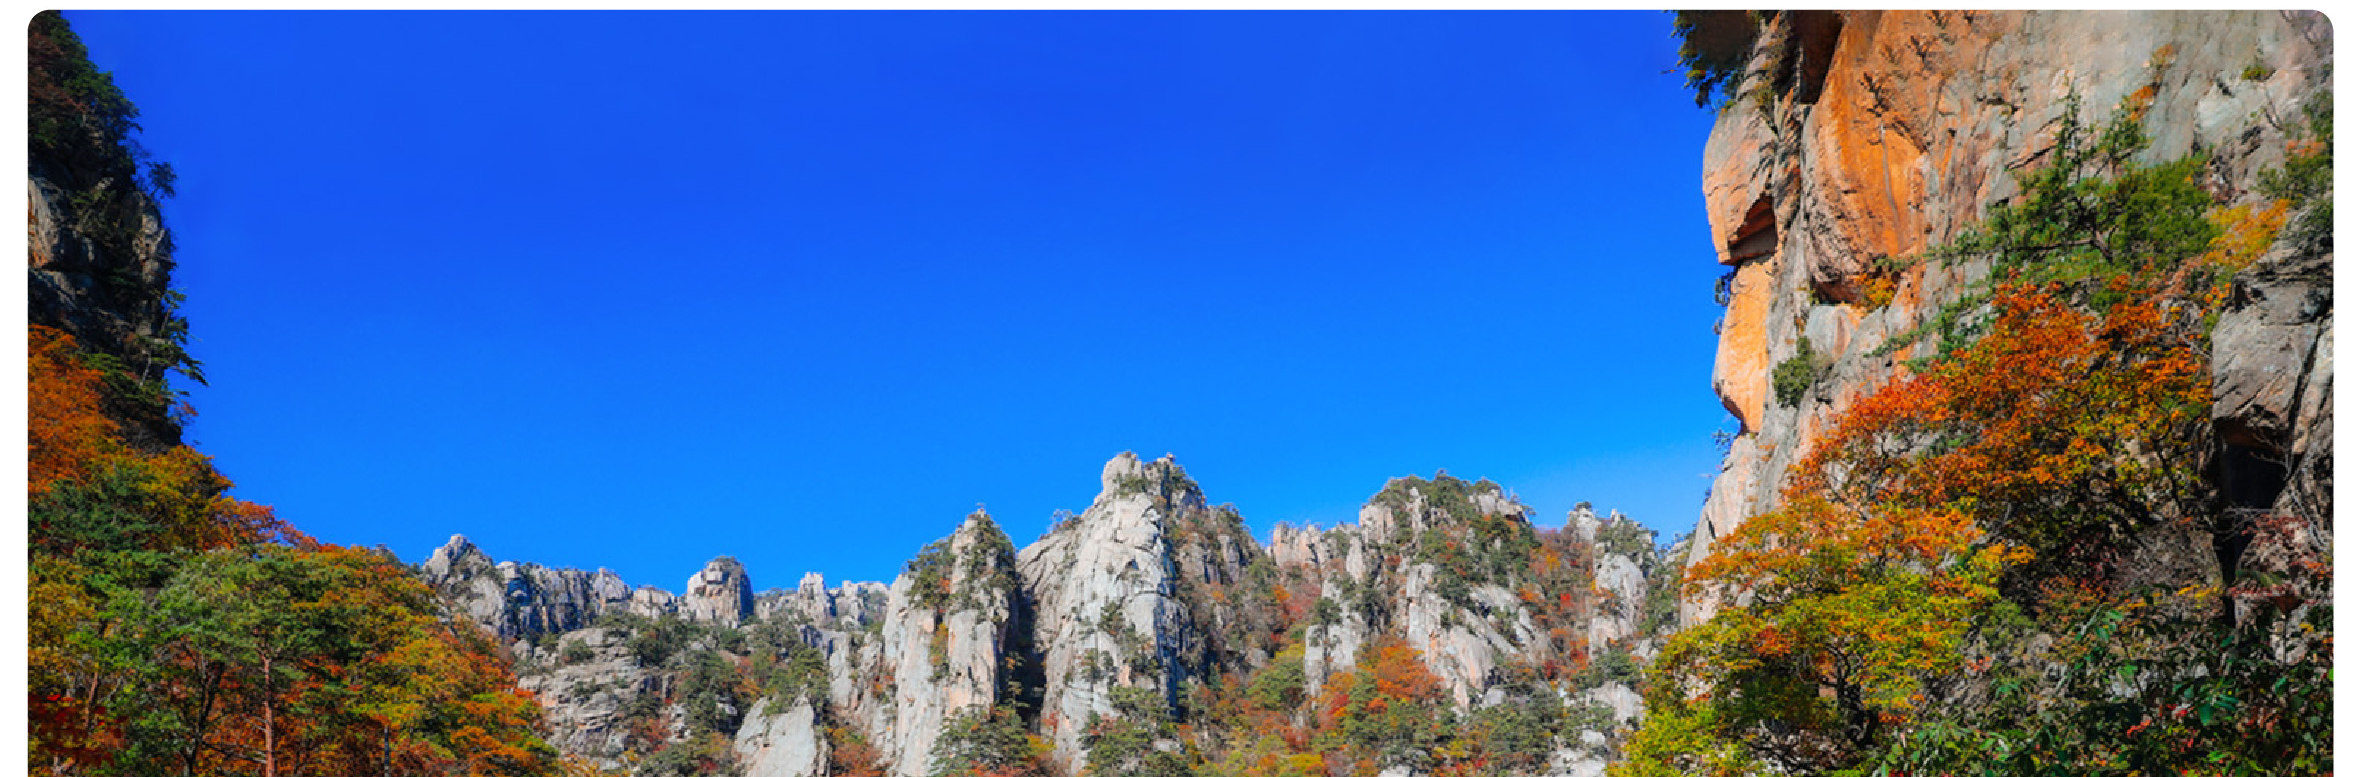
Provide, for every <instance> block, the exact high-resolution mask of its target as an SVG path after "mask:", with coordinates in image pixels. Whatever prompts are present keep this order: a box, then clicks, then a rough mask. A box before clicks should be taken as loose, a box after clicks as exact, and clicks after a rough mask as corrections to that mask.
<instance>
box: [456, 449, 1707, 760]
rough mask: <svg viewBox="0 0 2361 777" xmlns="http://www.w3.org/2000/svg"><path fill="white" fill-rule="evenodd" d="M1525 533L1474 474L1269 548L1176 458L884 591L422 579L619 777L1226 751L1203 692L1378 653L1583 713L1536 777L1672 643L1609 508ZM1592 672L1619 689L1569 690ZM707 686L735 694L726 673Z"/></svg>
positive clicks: (813, 585) (509, 575) (1120, 477)
mask: <svg viewBox="0 0 2361 777" xmlns="http://www.w3.org/2000/svg"><path fill="white" fill-rule="evenodd" d="M1528 512H1529V511H1528V509H1527V508H1525V507H1524V506H1523V505H1520V504H1518V503H1516V502H1515V501H1514V500H1513V499H1511V498H1509V497H1508V496H1507V495H1506V493H1505V492H1504V491H1503V490H1502V489H1501V488H1500V487H1499V486H1497V485H1495V484H1491V483H1488V482H1479V483H1468V482H1466V481H1460V480H1458V479H1455V478H1449V477H1448V476H1438V478H1436V479H1434V480H1426V479H1421V478H1403V479H1398V480H1396V481H1394V482H1393V483H1389V484H1388V485H1387V487H1386V489H1385V490H1383V491H1382V492H1380V493H1379V494H1378V496H1377V497H1376V498H1374V499H1373V500H1372V501H1371V502H1370V503H1369V504H1368V505H1367V506H1366V507H1364V508H1363V509H1362V511H1361V514H1360V520H1359V522H1358V523H1351V524H1345V525H1341V526H1335V527H1330V528H1327V529H1309V528H1305V529H1299V528H1294V527H1288V526H1282V527H1280V528H1279V529H1278V530H1277V531H1276V532H1275V533H1274V537H1273V542H1272V544H1270V545H1269V546H1265V545H1264V544H1262V543H1260V542H1257V541H1256V540H1255V538H1254V537H1253V536H1252V534H1251V533H1250V532H1248V531H1247V529H1246V527H1245V523H1244V519H1243V518H1242V517H1241V516H1240V515H1239V514H1238V513H1237V512H1236V511H1235V510H1233V509H1231V508H1229V507H1228V506H1226V505H1223V506H1209V505H1208V504H1207V503H1206V498H1205V495H1204V492H1203V491H1202V489H1200V488H1199V486H1198V485H1197V484H1196V483H1195V482H1194V481H1192V480H1190V479H1189V477H1188V475H1187V473H1186V472H1184V471H1183V470H1182V469H1181V468H1180V465H1179V464H1178V463H1176V462H1174V461H1173V460H1172V459H1171V458H1170V457H1166V458H1163V459H1158V460H1154V461H1143V460H1141V459H1139V458H1138V457H1135V456H1133V455H1131V454H1128V453H1126V454H1123V455H1121V456H1118V457H1116V458H1115V459H1114V460H1112V461H1110V462H1108V463H1107V465H1106V467H1105V468H1104V470H1103V471H1102V473H1101V477H1100V493H1099V495H1098V496H1097V498H1096V499H1094V500H1093V501H1092V503H1091V505H1090V507H1089V509H1087V510H1084V511H1083V512H1082V513H1080V514H1079V515H1073V516H1070V517H1067V518H1065V519H1064V520H1062V521H1060V522H1059V523H1058V524H1056V525H1055V526H1053V527H1052V528H1051V529H1050V531H1049V532H1048V533H1047V534H1045V535H1044V536H1043V537H1042V538H1041V539H1040V540H1038V541H1036V542H1034V543H1033V544H1031V545H1029V546H1027V547H1025V548H1024V549H1023V550H1022V551H1018V550H1016V549H1015V548H1014V547H1013V545H1012V543H1010V542H1009V540H1008V538H1007V536H1006V535H1005V534H1003V533H1002V532H1001V531H1000V529H999V528H998V527H997V526H996V525H995V524H994V523H993V521H992V519H991V518H990V517H989V516H987V515H985V514H983V513H981V512H978V513H976V514H974V515H970V516H968V517H967V518H966V519H964V520H963V521H962V522H961V523H960V524H959V527H958V529H957V530H956V531H955V532H953V533H952V534H951V536H949V537H947V538H945V539H944V540H942V541H940V542H937V543H935V544H933V545H930V546H928V547H927V548H925V549H924V550H922V551H921V552H920V553H919V555H918V556H917V557H916V558H915V559H913V560H912V561H911V562H910V563H909V564H908V565H907V566H906V567H905V570H904V572H903V574H902V575H900V576H899V577H898V578H896V579H895V580H894V582H893V583H892V584H890V585H884V584H878V583H845V584H840V585H838V586H836V587H834V588H828V587H825V586H824V585H823V583H822V581H821V580H820V579H819V578H818V576H816V575H807V576H805V577H804V578H803V579H802V580H801V581H800V583H799V584H798V585H797V587H795V588H794V589H791V590H775V591H769V592H764V593H760V594H757V593H755V591H754V588H753V586H752V584H751V575H750V574H749V571H748V570H746V569H745V568H744V567H743V566H741V565H739V564H738V563H737V562H736V561H734V560H731V559H727V558H723V559H716V560H715V561H714V562H713V563H711V564H709V565H708V566H707V567H706V568H705V569H704V570H701V571H700V572H699V573H698V574H696V575H694V576H692V577H691V578H690V579H689V581H688V586H687V589H686V591H685V593H683V594H680V595H674V594H671V593H668V592H665V591H661V590H659V589H655V588H648V587H642V588H636V589H635V588H632V587H630V586H628V585H626V584H624V582H623V581H622V580H621V579H619V578H617V577H616V576H615V575H614V574H613V573H611V572H608V571H605V570H598V571H595V572H583V571H579V570H560V569H550V568H546V567H542V566H539V565H535V564H527V563H517V562H496V561H493V560H492V559H491V558H490V557H489V556H488V555H486V554H485V553H484V552H483V551H481V550H479V549H477V548H476V547H475V546H474V545H473V544H471V543H469V542H467V541H466V540H465V539H464V538H457V537H454V538H453V539H452V540H451V542H450V543H449V544H447V545H445V546H444V547H442V548H439V549H437V550H435V551H434V553H433V554H432V556H431V557H430V558H429V559H428V560H427V561H426V562H425V563H424V564H423V565H421V572H422V575H423V576H424V577H425V578H426V579H427V580H428V581H429V583H430V584H431V585H433V586H434V587H435V588H436V589H437V590H438V591H440V592H441V593H443V594H444V595H445V596H446V597H447V599H448V600H449V601H451V602H452V603H453V607H454V609H456V610H458V611H461V612H463V613H464V614H465V616H466V617H468V618H470V619H473V620H474V621H475V622H477V623H479V624H482V625H483V626H484V627H485V628H487V629H489V630H492V631H494V632H496V633H498V634H499V635H500V636H501V637H502V638H503V639H504V640H505V641H507V642H508V643H509V645H510V647H511V649H512V650H513V651H514V652H515V654H516V655H517V656H518V659H519V660H518V672H519V675H520V677H521V678H522V679H523V684H524V686H525V687H526V688H527V689H529V690H532V691H534V692H535V693H536V694H537V695H538V696H539V698H540V699H541V700H542V702H543V704H544V706H546V707H548V708H549V710H550V713H551V714H550V718H551V724H552V727H553V728H554V729H555V732H554V733H555V736H554V737H553V740H552V741H553V742H555V743H557V744H558V745H559V746H560V747H561V748H562V749H563V750H565V751H566V752H567V753H569V754H571V755H576V756H580V757H582V758H584V759H587V760H589V761H590V762H592V763H595V764H598V765H600V766H603V767H605V768H610V769H617V770H625V771H631V772H633V773H638V774H674V773H689V772H701V771H705V770H708V769H709V768H722V767H726V768H727V769H730V770H735V771H736V772H738V773H743V774H747V775H758V776H762V777H788V776H790V775H795V776H800V775H823V774H836V773H858V772H860V771H861V770H862V769H864V768H875V769H879V770H882V771H883V772H884V773H889V774H894V775H901V776H902V777H917V776H918V775H928V774H934V773H937V772H938V767H939V766H946V765H949V766H957V764H944V763H939V758H938V756H942V757H954V756H945V753H946V752H950V753H953V754H957V753H968V752H972V751H971V750H964V749H961V748H972V747H973V746H974V745H973V743H972V740H973V732H974V731H976V730H978V729H977V728H976V726H979V725H986V724H991V722H992V721H995V720H997V721H1002V722H1001V723H999V724H997V725H1003V726H1013V727H1014V729H1013V730H1016V731H1020V732H1021V733H1022V735H1023V736H1029V737H1032V738H1034V740H1035V741H1037V742H1039V743H1040V744H1039V745H1038V747H1039V751H1038V752H1037V753H1034V754H1033V757H1035V758H1036V759H1037V760H1036V761H1034V762H1033V763H1034V764H1035V767H1036V768H1041V769H1044V770H1045V771H1048V772H1050V773H1056V774H1082V773H1085V772H1090V771H1093V769H1094V768H1095V769H1096V770H1097V771H1099V772H1107V771H1110V770H1112V771H1123V770H1124V769H1123V767H1119V766H1116V765H1114V764H1119V763H1135V762H1138V761H1137V759H1139V758H1142V757H1145V756H1153V755H1154V754H1156V753H1165V754H1178V753H1198V754H1205V753H1210V752H1215V751H1219V750H1221V749H1223V748H1225V747H1233V746H1235V745H1236V744H1237V743H1234V742H1230V741H1227V740H1226V739H1224V738H1223V737H1227V736H1235V735H1236V734H1235V733H1234V732H1233V733H1231V734H1221V733H1219V731H1220V729H1219V728H1218V725H1217V724H1216V722H1215V721H1214V720H1213V719H1212V713H1211V712H1210V711H1207V710H1205V709H1204V707H1205V705H1207V704H1208V702H1207V701H1206V700H1207V699H1208V698H1216V699H1218V698H1219V694H1221V693H1224V691H1222V690H1220V689H1222V688H1232V689H1235V688H1236V687H1237V686H1238V685H1239V684H1240V683H1241V682H1242V681H1245V680H1247V679H1249V678H1255V679H1259V678H1263V677H1264V676H1265V675H1273V674H1276V675H1277V676H1280V677H1282V678H1289V677H1297V675H1294V674H1290V672H1292V671H1294V669H1295V668H1297V667H1300V670H1301V675H1300V679H1299V680H1296V681H1294V682H1296V683H1298V684H1297V685H1295V686H1294V687H1292V688H1288V689H1287V690H1288V692H1289V693H1291V694H1292V696H1290V697H1289V698H1303V699H1309V698H1310V697H1312V696H1314V695H1317V694H1318V693H1320V692H1321V690H1322V689H1323V687H1324V686H1327V685H1329V683H1330V681H1331V679H1332V678H1338V677H1340V676H1352V675H1353V673H1354V672H1355V667H1356V664H1357V662H1360V661H1362V660H1364V659H1365V658H1367V656H1366V655H1364V652H1365V651H1367V650H1369V649H1370V646H1372V645H1376V644H1379V643H1384V644H1393V645H1406V646H1408V647H1410V648H1413V649H1415V652H1416V655H1417V657H1418V658H1417V660H1418V661H1419V662H1420V663H1421V665H1422V666H1423V667H1424V669H1425V670H1426V671H1428V672H1431V675H1432V677H1433V678H1435V681H1436V683H1437V685H1436V687H1437V690H1438V694H1439V695H1438V696H1436V697H1435V698H1436V702H1435V703H1437V704H1439V705H1441V706H1440V707H1438V709H1439V710H1446V711H1448V710H1456V711H1457V714H1476V713H1477V712H1478V711H1480V710H1483V709H1486V708H1493V707H1499V708H1502V709H1507V708H1508V707H1513V706H1515V705H1518V704H1522V703H1525V702H1526V701H1529V700H1530V697H1531V696H1532V694H1535V693H1542V694H1546V695H1548V696H1549V697H1550V701H1549V704H1550V709H1558V708H1559V707H1561V706H1562V707H1565V708H1568V709H1572V710H1576V711H1583V712H1586V713H1587V711H1590V710H1596V713H1595V714H1585V715H1583V716H1579V722H1578V723H1574V724H1569V725H1567V726H1565V727H1564V728H1563V729H1562V730H1559V731H1557V732H1556V733H1555V734H1554V735H1551V736H1549V737H1548V739H1547V740H1546V741H1544V742H1541V743H1539V744H1538V745H1537V746H1538V747H1540V748H1542V749H1541V750H1540V751H1539V752H1542V753H1545V754H1546V755H1547V758H1546V759H1544V760H1537V761H1536V763H1535V767H1534V768H1533V769H1531V770H1529V771H1530V772H1531V773H1536V774H1539V773H1544V772H1547V773H1553V774H1597V773H1599V772H1600V770H1601V769H1603V768H1604V765H1605V759H1606V757H1607V755H1608V753H1609V747H1608V743H1609V742H1611V741H1612V739H1613V738H1614V737H1616V736H1618V735H1619V732H1620V731H1622V730H1623V728H1624V726H1625V725H1626V724H1628V722H1629V721H1630V719H1631V718H1632V717H1633V716H1636V715H1637V714H1638V697H1637V695H1636V693H1634V691H1633V690H1632V684H1633V683H1634V681H1635V680H1636V676H1635V675H1634V674H1632V673H1631V672H1630V671H1627V670H1629V669H1630V668H1631V667H1632V666H1635V664H1633V657H1634V656H1636V657H1637V658H1638V660H1642V661H1644V660H1645V658H1646V657H1647V656H1648V655H1650V654H1651V653H1652V651H1653V650H1654V646H1655V644H1656V638H1657V637H1658V636H1659V635H1660V634H1661V632H1662V631H1663V630H1664V629H1665V628H1666V627H1668V626H1669V625H1670V621H1671V618H1670V602H1671V590H1670V588H1669V585H1668V583H1667V578H1666V576H1665V575H1663V574H1660V573H1659V572H1660V571H1661V570H1665V569H1668V568H1669V566H1668V565H1667V562H1665V561H1664V560H1663V555H1662V553H1661V552H1660V551H1659V549H1658V548H1657V547H1656V546H1655V545H1654V534H1653V533H1652V532H1648V531H1647V530H1645V529H1643V528H1641V527H1640V526H1639V525H1638V524H1637V523H1634V522H1632V521H1631V520H1630V519H1627V518H1624V517H1622V516H1621V515H1619V514H1616V515H1610V516H1609V517H1607V518H1605V519H1601V518H1599V517H1598V516H1597V515H1596V514H1595V513H1593V512H1592V511H1591V509H1590V508H1589V506H1588V505H1584V506H1582V507H1581V508H1580V509H1578V510H1576V511H1574V512H1572V513H1570V514H1569V515H1568V523H1567V525H1566V526H1565V527H1564V528H1563V529H1536V528H1535V527H1533V526H1532V525H1531V523H1530V520H1529V517H1528ZM1594 570H1595V577H1594ZM1545 590H1546V591H1547V593H1546V594H1545V593H1544V592H1545ZM1609 653H1613V654H1615V655H1614V657H1613V659H1612V660H1606V659H1603V658H1602V657H1603V656H1606V655H1607V654H1609ZM1618 662H1620V663H1618ZM1593 664H1602V665H1603V664H1614V665H1615V666H1617V667H1622V668H1623V670H1621V671H1606V670H1604V669H1601V670H1598V671H1591V672H1587V673H1585V672H1580V671H1577V670H1578V669H1579V668H1580V667H1583V666H1589V665H1593ZM721 669H732V670H733V671H734V674H731V675H730V677H729V678H727V681H726V682H719V681H717V678H716V677H715V676H713V675H714V673H715V672H717V671H720V670H721ZM1261 682H1262V684H1263V685H1270V684H1271V681H1270V680H1267V679H1266V680H1262V681H1261ZM1339 682H1342V681H1341V680H1339ZM750 685H751V686H755V687H756V688H757V690H753V691H752V692H749V691H748V690H747V688H746V686H750ZM1339 687H1341V686H1339ZM1229 692H1230V693H1235V691H1234V690H1233V691H1229ZM1141 699H1146V700H1148V701H1146V702H1142V701H1140V700H1141ZM1143 704H1144V705H1145V708H1146V709H1147V710H1148V711H1147V712H1143V711H1142V709H1143ZM1503 705H1507V706H1503ZM1287 714H1288V715H1289V716H1291V717H1293V718H1295V719H1300V720H1305V721H1310V720H1313V719H1314V718H1316V717H1317V715H1316V714H1315V713H1314V712H1313V711H1311V710H1296V711H1294V712H1290V713H1287ZM1445 714H1454V713H1449V712H1446V713H1445ZM1149 719H1154V720H1161V721H1165V722H1166V723H1171V722H1180V723H1189V724H1191V725H1192V728H1193V729H1194V730H1193V731H1185V730H1182V729H1179V728H1176V727H1173V726H1170V725H1164V726H1161V727H1159V726H1156V725H1150V724H1148V723H1147V722H1145V721H1147V720H1149ZM1134 724H1137V725H1138V727H1137V728H1136V729H1125V728H1121V727H1123V726H1128V725H1134ZM1130 730H1137V731H1140V732H1144V733H1143V736H1144V737H1146V740H1145V741H1144V742H1142V743H1139V745H1138V746H1137V747H1134V748H1133V749H1132V750H1127V751H1126V753H1127V755H1125V756H1123V757H1124V758H1130V759H1134V760H1133V761H1122V760H1119V759H1116V758H1115V757H1114V756H1110V755H1109V754H1108V753H1106V752H1096V753H1095V755H1094V751H1095V750H1099V749H1104V748H1109V747H1115V746H1116V745H1111V744H1107V743H1108V742H1111V741H1113V739H1112V738H1111V736H1112V735H1111V734H1110V732H1111V731H1130ZM946 732H967V733H962V734H960V736H961V737H962V738H961V739H960V740H959V741H958V742H954V743H946V742H944V739H945V738H946V736H950V734H947V733H946ZM1094 758H1096V759H1098V760H1095V761H1094ZM1142 763H1144V762H1142ZM1393 766H1394V767H1398V768H1397V769H1396V771H1397V772H1400V773H1415V772H1414V771H1403V770H1417V769H1420V768H1422V767H1423V766H1425V764H1423V763H1421V762H1419V761H1418V759H1417V758H1408V759H1406V760H1404V761H1403V762H1401V763H1399V764H1393ZM1143 768H1144V767H1143Z"/></svg>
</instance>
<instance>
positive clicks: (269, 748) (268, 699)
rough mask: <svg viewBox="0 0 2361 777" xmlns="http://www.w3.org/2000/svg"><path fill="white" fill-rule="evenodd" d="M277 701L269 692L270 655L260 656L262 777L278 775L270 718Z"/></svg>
mask: <svg viewBox="0 0 2361 777" xmlns="http://www.w3.org/2000/svg"><path fill="white" fill-rule="evenodd" d="M278 701H279V700H278V699H277V698H274V697H273V696H272V694H271V657H270V656H268V655H265V656H263V657H262V777H278V774H279V769H278V761H277V758H278V754H279V750H278V741H277V740H276V739H275V737H276V736H277V733H278V732H277V731H276V730H275V729H276V726H274V725H273V723H274V721H273V720H272V719H271V718H272V715H271V713H272V711H273V710H275V709H276V708H277V707H278V706H279V705H278Z"/></svg>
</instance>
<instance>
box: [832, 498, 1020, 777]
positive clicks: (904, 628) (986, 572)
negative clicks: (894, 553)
mask: <svg viewBox="0 0 2361 777" xmlns="http://www.w3.org/2000/svg"><path fill="white" fill-rule="evenodd" d="M1016 567H1017V560H1016V556H1015V548H1014V547H1013V546H1011V545H1010V543H1009V540H1008V535H1006V534H1003V533H1001V531H1000V528H999V527H998V526H996V525H994V524H993V523H992V519H991V517H990V516H987V515H985V514H984V513H983V512H981V511H978V512H976V513H975V514H973V515H969V516H968V517H967V520H966V521H965V522H963V523H961V524H960V526H959V530H958V531H957V532H955V533H953V534H952V535H951V537H950V538H948V539H946V540H944V541H942V542H938V543H936V544H934V545H932V546H929V547H928V548H927V549H926V550H924V551H921V552H920V553H919V556H918V558H917V559H915V560H913V561H911V562H910V566H909V568H908V570H906V571H905V572H903V574H902V576H901V577H899V578H896V579H895V580H894V585H893V588H892V589H891V593H890V594H889V598H888V600H887V604H886V609H885V616H884V625H883V629H882V631H881V632H880V633H881V637H882V639H881V640H880V641H879V642H878V643H877V645H876V650H874V651H873V652H871V653H869V654H867V657H869V658H871V664H870V666H872V667H875V672H874V673H873V675H874V676H879V677H890V678H892V680H891V683H890V688H891V697H890V699H888V700H887V701H886V702H885V704H884V705H883V706H882V707H880V708H879V711H880V714H879V716H878V718H877V719H876V720H875V722H874V723H873V727H872V732H873V733H872V739H873V740H875V741H878V742H880V743H882V744H883V748H882V749H883V750H884V751H885V753H884V754H885V757H886V760H887V762H888V763H890V764H892V765H893V769H894V773H895V774H898V775H903V777H920V775H925V774H927V773H929V771H930V769H931V766H932V763H931V760H932V756H933V754H934V746H935V740H936V738H937V736H938V735H940V734H941V733H942V730H943V724H944V722H945V721H948V720H950V719H951V718H953V717H956V716H959V715H961V714H964V713H975V712H980V711H985V710H989V709H990V708H991V707H992V706H993V705H994V704H995V703H996V702H997V701H999V698H1000V696H999V694H1000V691H1001V686H1002V683H1003V680H1004V679H1005V678H1004V670H1005V669H1006V668H1007V666H1006V664H1005V663H1004V662H1005V659H1007V658H1009V657H1010V654H1011V653H1014V652H1016V651H1014V650H1012V649H1011V646H1012V640H1014V639H1015V638H1016V636H1017V635H1016V629H1017V628H1018V627H1019V626H1020V625H1022V622H1021V621H1020V619H1019V615H1020V613H1022V612H1024V611H1025V603H1024V601H1023V600H1022V599H1020V598H1019V592H1018V588H1017V574H1016ZM1019 658H1021V657H1019Z"/></svg>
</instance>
